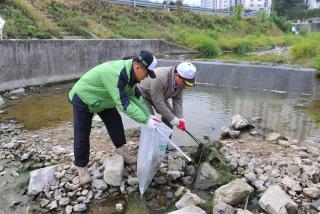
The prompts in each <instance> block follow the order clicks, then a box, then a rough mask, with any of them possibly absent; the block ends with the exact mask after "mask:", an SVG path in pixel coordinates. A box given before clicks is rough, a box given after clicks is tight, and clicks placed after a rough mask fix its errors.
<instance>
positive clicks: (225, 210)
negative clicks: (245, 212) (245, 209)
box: [212, 200, 235, 214]
mask: <svg viewBox="0 0 320 214" xmlns="http://www.w3.org/2000/svg"><path fill="white" fill-rule="evenodd" d="M212 213H214V214H234V213H235V210H234V208H233V207H232V206H230V205H229V204H227V203H225V202H224V201H222V200H219V201H218V202H217V203H216V205H215V206H214V207H213V210H212Z"/></svg>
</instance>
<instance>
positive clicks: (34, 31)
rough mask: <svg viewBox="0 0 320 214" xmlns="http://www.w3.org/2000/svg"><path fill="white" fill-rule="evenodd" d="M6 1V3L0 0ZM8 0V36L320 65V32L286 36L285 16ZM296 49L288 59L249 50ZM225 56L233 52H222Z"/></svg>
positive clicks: (4, 9)
mask: <svg viewBox="0 0 320 214" xmlns="http://www.w3.org/2000/svg"><path fill="white" fill-rule="evenodd" d="M2 1H3V0H2ZM32 2H33V4H32V5H31V3H29V2H28V1H26V0H11V1H9V0H7V1H5V4H0V14H1V16H4V18H5V19H6V20H7V23H6V25H5V28H4V37H5V38H23V39H25V38H50V37H51V38H52V37H56V38H62V37H63V33H64V32H63V31H66V32H69V33H71V34H72V35H78V36H82V37H83V38H90V37H91V36H92V34H91V33H93V34H94V35H96V36H98V37H100V38H112V39H114V38H151V39H164V40H167V41H170V42H174V43H177V44H180V45H183V46H186V47H189V48H193V49H196V50H199V51H201V52H203V53H204V54H205V56H206V57H209V58H215V57H219V58H224V59H231V60H232V59H241V60H253V61H272V62H284V63H298V64H302V65H305V66H312V67H315V66H316V57H317V55H320V45H319V43H320V42H319V40H320V33H312V34H304V35H294V34H292V33H286V32H287V31H289V30H290V29H291V24H290V23H289V22H287V20H286V19H285V18H283V17H280V16H277V15H276V14H274V13H273V14H272V15H271V16H270V17H267V16H266V14H263V13H261V14H260V15H259V17H257V18H252V17H249V18H241V16H239V14H236V15H235V16H223V17H218V16H211V15H205V14H198V13H190V12H183V11H178V12H176V11H167V10H152V9H147V8H133V7H128V6H120V5H111V4H107V3H105V2H104V1H101V0H74V1H70V0H69V1H68V0H64V1H59V0H33V1H32ZM287 46H292V50H291V52H290V54H289V56H280V55H275V54H266V55H262V56H253V55H248V54H247V53H248V52H251V51H255V50H260V49H266V48H267V49H268V48H269V49H270V48H274V47H287ZM221 53H230V54H222V55H221Z"/></svg>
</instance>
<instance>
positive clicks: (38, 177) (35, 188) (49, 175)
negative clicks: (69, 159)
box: [28, 165, 59, 195]
mask: <svg viewBox="0 0 320 214" xmlns="http://www.w3.org/2000/svg"><path fill="white" fill-rule="evenodd" d="M57 166H59V165H55V166H49V167H46V168H41V169H37V170H34V171H32V172H30V181H29V186H28V195H37V194H38V193H40V192H42V191H43V189H44V187H49V186H51V185H52V184H53V183H54V182H57V181H56V179H55V178H54V173H55V172H56V169H57Z"/></svg>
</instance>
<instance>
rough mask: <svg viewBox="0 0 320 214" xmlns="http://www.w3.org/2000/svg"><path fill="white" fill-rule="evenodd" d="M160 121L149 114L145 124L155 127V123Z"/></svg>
mask: <svg viewBox="0 0 320 214" xmlns="http://www.w3.org/2000/svg"><path fill="white" fill-rule="evenodd" d="M159 122H161V121H160V120H159V119H158V118H157V117H155V116H153V115H151V116H150V118H149V119H148V121H147V123H146V126H147V127H148V128H149V129H155V128H156V124H157V123H159Z"/></svg>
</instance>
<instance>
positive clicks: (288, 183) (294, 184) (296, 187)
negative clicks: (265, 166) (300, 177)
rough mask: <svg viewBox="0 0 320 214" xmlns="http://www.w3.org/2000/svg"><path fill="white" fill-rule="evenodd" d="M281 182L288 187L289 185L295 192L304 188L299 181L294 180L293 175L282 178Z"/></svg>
mask: <svg viewBox="0 0 320 214" xmlns="http://www.w3.org/2000/svg"><path fill="white" fill-rule="evenodd" d="M281 183H282V184H283V185H285V186H286V187H288V188H289V189H290V190H292V191H295V192H301V191H302V188H301V186H300V184H299V182H298V181H295V180H293V179H292V178H291V177H289V176H285V177H284V178H283V179H282V180H281Z"/></svg>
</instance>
